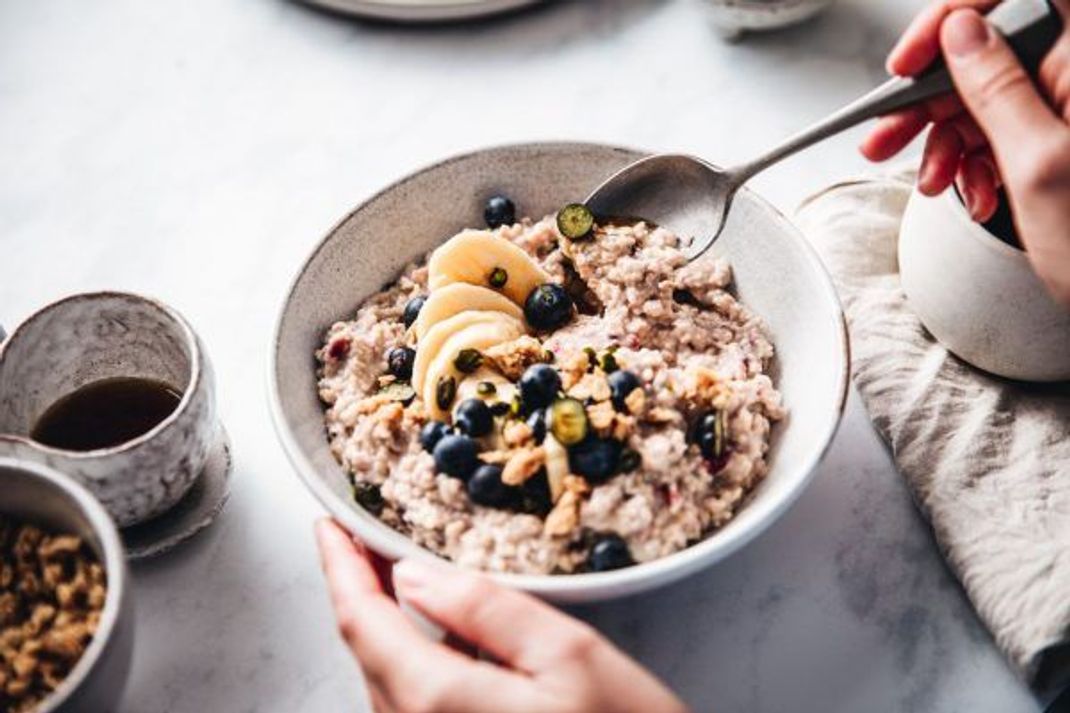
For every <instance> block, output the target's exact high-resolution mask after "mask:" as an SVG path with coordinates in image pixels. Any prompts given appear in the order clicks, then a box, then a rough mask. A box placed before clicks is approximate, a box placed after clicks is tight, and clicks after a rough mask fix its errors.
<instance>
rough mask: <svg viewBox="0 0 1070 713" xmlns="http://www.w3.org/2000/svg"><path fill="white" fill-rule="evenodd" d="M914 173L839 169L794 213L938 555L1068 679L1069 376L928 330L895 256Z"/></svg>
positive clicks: (992, 616)
mask: <svg viewBox="0 0 1070 713" xmlns="http://www.w3.org/2000/svg"><path fill="white" fill-rule="evenodd" d="M912 184H913V175H912V174H908V173H905V172H900V173H899V174H896V175H893V176H889V177H882V178H875V179H860V180H855V181H848V182H844V183H839V184H837V185H834V186H831V187H829V188H827V189H825V190H823V191H821V192H820V193H817V194H816V195H814V196H811V197H810V198H808V199H807V200H806V201H805V202H804V203H803V204H802V206H801V207H800V209H799V214H798V220H799V224H800V227H801V228H802V229H803V231H804V232H805V233H806V234H807V236H808V237H809V238H810V240H811V242H812V243H813V244H814V246H815V247H816V248H817V249H818V251H819V252H820V253H821V254H822V257H823V258H824V260H825V264H826V265H827V266H828V268H829V270H830V271H831V272H832V274H833V278H834V280H835V282H836V286H837V288H838V289H839V293H840V298H841V299H842V300H843V304H844V308H845V310H846V312H847V318H848V322H849V324H850V331H851V351H852V358H853V362H854V365H853V370H854V380H855V384H856V385H857V387H858V390H859V392H860V393H861V395H862V400H863V401H864V403H865V405H866V408H867V410H868V411H869V415H870V417H871V418H872V419H873V423H874V425H875V426H876V428H877V430H878V431H879V432H880V434H881V437H882V438H883V439H884V440H885V442H886V443H887V444H888V446H889V447H890V448H891V451H892V453H893V455H894V457H895V461H896V464H897V465H898V468H899V471H900V472H901V473H902V474H903V476H904V477H905V478H906V479H907V481H908V483H909V484H910V487H911V489H912V491H913V493H914V496H915V499H916V500H917V502H918V504H919V506H920V507H921V509H922V511H923V512H924V513H925V515H926V516H927V517H928V519H929V521H930V522H931V524H932V528H933V531H934V533H935V535H936V540H937V542H938V543H939V545H940V547H941V549H942V550H943V552H944V555H945V557H946V558H947V561H948V562H949V563H950V565H951V568H952V569H953V570H954V571H955V573H956V574H957V575H958V578H959V580H960V581H961V582H962V586H963V587H964V588H965V590H966V593H967V595H968V596H969V598H970V600H971V601H972V602H973V605H974V606H975V607H976V609H977V612H978V613H979V614H980V617H981V619H982V620H983V621H984V622H985V624H986V625H987V626H988V628H989V629H990V630H991V632H992V635H993V636H994V637H995V640H996V643H997V644H998V645H999V647H1000V648H1001V649H1002V650H1003V652H1004V653H1005V654H1006V656H1007V658H1008V659H1010V661H1011V663H1012V664H1013V665H1014V667H1015V668H1016V669H1017V670H1018V671H1019V673H1020V674H1021V675H1022V677H1023V678H1025V679H1026V680H1027V681H1028V682H1029V683H1030V685H1032V686H1033V687H1034V689H1036V690H1038V691H1046V690H1050V689H1052V688H1054V687H1057V686H1061V685H1064V684H1065V683H1067V682H1068V681H1070V388H1068V385H1066V384H1063V385H1061V386H1054V387H1053V386H1030V385H1026V384H1021V383H1016V382H1010V381H1006V380H1003V379H999V378H997V377H993V376H989V375H987V374H984V373H982V372H980V371H978V370H976V369H973V368H972V367H970V366H969V365H967V364H966V363H965V362H962V361H960V360H958V359H957V358H956V357H954V356H953V355H951V354H949V353H948V352H947V350H945V349H944V348H943V347H942V346H940V345H939V344H938V343H937V342H936V341H934V340H933V338H932V336H931V335H930V334H929V333H928V332H926V331H925V328H924V327H923V326H922V325H921V323H920V322H919V321H918V319H917V317H915V316H914V314H913V313H912V312H911V311H910V309H909V306H908V304H907V302H906V298H905V296H904V295H903V292H902V290H901V289H900V285H899V274H898V269H899V268H898V262H897V259H896V243H897V239H898V232H899V222H900V218H901V216H902V214H903V209H904V208H905V206H906V202H907V198H908V197H909V196H910V190H911V186H912ZM962 297H963V299H969V295H963V296H962ZM1023 348H1028V345H1023Z"/></svg>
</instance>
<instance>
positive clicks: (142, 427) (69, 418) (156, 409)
mask: <svg viewBox="0 0 1070 713" xmlns="http://www.w3.org/2000/svg"><path fill="white" fill-rule="evenodd" d="M181 401H182V394H181V392H180V391H178V390H177V389H175V388H173V387H172V386H170V385H168V384H165V383H164V382H162V381H157V380H155V379H143V378H140V377H116V378H111V379H101V380H100V381H94V382H91V383H89V384H86V385H85V386H82V387H81V388H79V389H78V390H76V391H74V392H72V393H70V394H68V395H66V396H64V397H63V398H61V399H59V400H58V401H56V402H55V403H54V404H52V405H51V406H49V407H48V409H47V410H46V411H45V413H44V415H42V416H41V418H40V419H38V421H37V424H36V425H35V426H34V428H33V432H32V433H31V434H30V437H31V438H32V439H33V440H35V441H37V442H38V443H41V444H44V445H46V446H51V447H53V448H62V449H63V450H68V451H92V450H96V449H98V448H110V447H112V446H118V445H121V444H123V443H126V442H127V441H130V440H133V439H135V438H137V437H138V436H140V435H143V434H145V433H148V432H149V431H151V430H152V429H153V428H155V427H156V426H157V425H159V424H160V423H161V422H162V421H163V420H164V419H166V418H167V417H168V416H170V415H171V414H172V413H174V411H175V409H176V408H177V407H178V404H179V402H181Z"/></svg>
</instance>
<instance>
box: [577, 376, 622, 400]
mask: <svg viewBox="0 0 1070 713" xmlns="http://www.w3.org/2000/svg"><path fill="white" fill-rule="evenodd" d="M568 395H569V396H571V397H572V398H574V399H579V400H580V401H586V400H587V399H592V400H594V401H608V400H609V398H610V396H611V395H612V394H611V392H610V390H609V381H607V380H606V375H605V373H603V372H601V371H596V372H593V373H590V374H584V375H583V376H582V377H580V380H579V381H578V382H576V383H575V384H574V385H573V386H572V387H571V388H570V389H568Z"/></svg>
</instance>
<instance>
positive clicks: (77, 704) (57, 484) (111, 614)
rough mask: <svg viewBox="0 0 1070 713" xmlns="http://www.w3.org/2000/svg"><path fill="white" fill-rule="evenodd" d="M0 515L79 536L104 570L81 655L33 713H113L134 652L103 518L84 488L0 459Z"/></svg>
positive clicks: (120, 574) (118, 564)
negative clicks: (93, 626) (93, 623)
mask: <svg viewBox="0 0 1070 713" xmlns="http://www.w3.org/2000/svg"><path fill="white" fill-rule="evenodd" d="M0 492H2V493H3V494H4V497H3V498H0V515H3V516H5V517H10V518H11V519H12V520H14V521H16V522H20V523H23V522H26V523H31V524H35V525H41V526H45V527H48V528H51V529H53V530H55V531H56V532H64V533H71V534H75V535H78V536H79V537H81V538H82V539H83V540H85V542H86V543H87V544H88V545H89V547H90V548H91V549H92V550H93V551H94V553H95V554H96V555H97V558H98V560H99V561H100V563H101V564H102V565H103V566H104V571H105V572H106V573H107V577H108V594H107V596H106V597H105V600H104V609H103V610H102V611H101V617H100V626H99V627H98V628H97V632H96V634H95V635H94V636H93V640H92V641H91V642H90V643H89V646H88V647H87V648H86V650H85V653H83V654H82V657H81V658H80V659H79V660H78V663H77V664H75V666H74V668H73V669H71V672H70V674H69V675H68V676H67V678H65V679H64V680H63V683H62V684H60V686H59V688H57V689H56V690H55V691H53V693H52V695H50V696H49V697H48V698H46V699H45V700H44V701H43V702H42V703H41V705H40V706H39V707H38V709H37V711H38V713H87V712H89V711H92V712H93V713H97V712H98V711H112V710H115V705H116V704H117V703H118V702H119V699H120V697H121V696H122V692H123V686H124V684H125V683H126V678H127V675H128V673H129V672H130V661H131V656H132V654H133V649H134V612H133V608H134V602H133V599H132V597H131V596H130V591H129V580H130V575H129V573H128V572H127V569H126V556H125V554H124V553H123V546H122V543H121V541H120V540H119V533H118V532H116V530H115V525H114V524H112V522H111V519H110V518H109V517H108V513H107V512H105V510H104V508H102V507H101V506H100V504H99V503H98V502H97V501H96V500H95V499H94V498H93V496H92V495H91V494H90V493H89V492H88V491H87V490H86V489H85V488H83V487H81V486H80V485H78V484H77V483H75V482H74V481H72V480H71V479H70V478H68V477H66V476H65V475H63V474H61V473H58V472H56V471H54V470H52V469H51V468H46V467H45V466H43V465H41V464H39V463H34V462H32V461H22V460H16V459H10V458H3V457H0Z"/></svg>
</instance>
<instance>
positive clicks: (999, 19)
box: [586, 0, 1062, 260]
mask: <svg viewBox="0 0 1070 713" xmlns="http://www.w3.org/2000/svg"><path fill="white" fill-rule="evenodd" d="M988 20H989V22H991V23H992V25H993V26H994V27H996V28H997V29H998V30H999V31H1000V32H1001V33H1002V34H1003V35H1004V36H1005V37H1006V38H1007V41H1008V42H1009V43H1010V45H1011V47H1012V48H1013V49H1014V51H1015V53H1016V54H1017V55H1018V57H1019V59H1021V60H1022V63H1023V64H1024V65H1025V66H1026V67H1027V68H1028V69H1029V71H1030V72H1035V71H1036V68H1037V67H1038V66H1039V65H1040V61H1041V59H1043V57H1044V55H1045V54H1046V53H1047V52H1048V50H1049V49H1051V47H1052V45H1054V44H1055V41H1056V39H1057V38H1058V37H1059V34H1060V33H1061V32H1062V18H1061V17H1060V15H1059V13H1058V11H1057V10H1056V9H1055V8H1054V7H1052V5H1051V3H1050V2H1048V0H1007V1H1006V2H1004V3H1002V4H1001V5H998V6H996V8H995V9H993V10H992V12H990V13H989V14H988ZM953 90H954V85H953V84H952V81H951V76H950V74H949V73H948V71H947V68H946V67H945V66H944V65H943V62H942V61H940V60H937V61H936V62H934V63H933V65H932V66H931V67H929V69H927V70H926V71H925V72H924V73H922V74H920V75H918V76H917V77H913V78H904V77H897V78H895V79H891V80H889V81H888V82H885V83H884V84H883V85H881V86H879V87H877V88H876V89H874V90H873V91H871V92H870V93H869V94H866V95H865V96H863V97H861V98H859V99H857V100H855V101H854V102H852V103H850V104H848V105H847V106H845V107H843V108H842V109H840V110H839V111H838V112H836V113H835V114H832V115H831V116H829V117H828V118H826V119H824V120H822V121H819V122H818V123H816V124H814V125H813V126H811V127H810V128H808V129H806V130H804V131H802V132H801V133H799V134H796V135H795V136H793V137H791V138H789V139H788V140H787V141H785V142H784V143H782V144H780V145H779V146H777V147H776V148H774V149H772V150H771V151H769V152H768V153H765V154H763V155H762V156H759V157H758V158H756V159H754V160H753V161H750V162H748V163H744V164H742V165H739V166H735V167H733V168H727V169H724V168H719V167H718V166H715V165H713V164H711V163H708V162H706V161H703V160H702V159H700V158H696V157H694V156H686V155H681V154H656V155H654V156H649V157H647V158H644V159H640V160H639V161H636V162H635V163H633V164H631V165H629V166H626V167H625V168H623V169H621V170H620V171H618V172H617V173H616V174H614V175H613V176H611V177H610V178H609V179H608V180H607V181H605V182H604V183H603V184H602V185H600V186H599V187H598V188H596V189H595V190H594V192H593V193H591V195H590V196H588V198H587V200H586V204H587V207H588V208H590V210H591V211H592V212H593V213H594V214H595V215H601V216H608V217H642V218H643V219H645V220H649V221H652V222H654V223H657V224H659V225H664V226H666V227H668V228H670V229H671V230H673V231H674V232H675V233H676V234H677V235H679V236H681V237H682V238H684V239H685V240H688V241H689V242H688V244H687V246H686V247H685V252H686V253H687V256H688V258H689V259H691V260H694V259H696V258H698V257H699V256H701V255H702V254H703V253H705V252H706V251H707V250H708V249H709V248H710V246H711V245H713V243H714V241H715V240H716V239H717V237H718V236H719V235H720V233H721V230H722V229H723V228H724V223H725V219H726V217H727V214H728V209H729V207H730V206H731V204H732V198H733V197H734V196H735V194H736V191H738V190H739V188H740V186H742V185H743V184H744V183H746V182H747V181H748V180H750V178H751V177H752V176H754V175H755V174H757V173H759V172H761V171H763V170H764V169H766V168H768V167H769V166H771V165H773V164H774V163H777V162H778V161H780V160H781V159H784V158H787V157H788V156H791V155H792V154H794V153H796V152H797V151H801V150H802V149H805V148H807V147H809V146H811V145H813V144H815V143H817V142H818V141H821V140H822V139H826V138H828V137H829V136H832V135H834V134H838V133H839V132H841V131H843V130H844V129H848V128H850V127H852V126H854V125H855V124H858V123H860V122H862V121H865V120H866V119H872V118H874V117H877V116H881V115H884V114H888V113H890V112H893V111H896V110H898V109H902V108H904V107H907V106H910V105H911V104H916V103H918V102H921V101H924V100H926V99H930V98H932V97H935V96H937V95H940V94H945V93H947V92H950V91H953Z"/></svg>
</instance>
